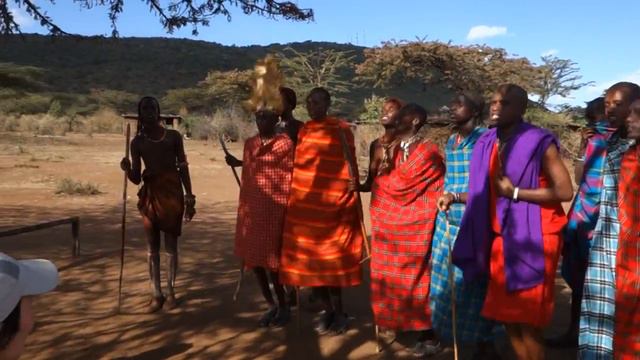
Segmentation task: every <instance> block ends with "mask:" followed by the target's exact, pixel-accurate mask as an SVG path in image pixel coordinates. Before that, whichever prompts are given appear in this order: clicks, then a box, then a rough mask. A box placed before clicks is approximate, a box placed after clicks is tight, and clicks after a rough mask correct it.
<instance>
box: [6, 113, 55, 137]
mask: <svg viewBox="0 0 640 360" xmlns="http://www.w3.org/2000/svg"><path fill="white" fill-rule="evenodd" d="M0 129H2V131H16V132H23V133H32V134H33V135H65V134H66V132H67V131H66V124H65V122H64V121H63V120H61V119H58V118H55V117H53V116H50V115H47V114H40V115H20V116H16V115H4V116H1V117H0Z"/></svg>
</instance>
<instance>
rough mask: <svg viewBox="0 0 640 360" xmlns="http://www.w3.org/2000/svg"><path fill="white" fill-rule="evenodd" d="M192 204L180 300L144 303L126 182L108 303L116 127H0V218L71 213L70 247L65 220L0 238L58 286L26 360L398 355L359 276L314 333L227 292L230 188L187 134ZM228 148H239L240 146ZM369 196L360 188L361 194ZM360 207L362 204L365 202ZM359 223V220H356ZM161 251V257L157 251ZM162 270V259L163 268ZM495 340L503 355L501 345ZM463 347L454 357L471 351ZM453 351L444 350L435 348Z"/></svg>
mask: <svg viewBox="0 0 640 360" xmlns="http://www.w3.org/2000/svg"><path fill="white" fill-rule="evenodd" d="M186 147H187V152H188V156H189V162H190V165H191V174H192V180H193V188H194V193H195V195H196V196H197V198H198V206H197V210H198V214H197V215H196V218H195V219H194V221H193V222H192V223H190V224H188V225H186V226H185V227H184V236H183V237H182V238H181V243H180V251H181V258H180V261H181V269H180V273H179V275H178V283H177V293H178V296H179V301H180V306H179V308H177V309H175V310H173V311H171V312H160V313H157V314H153V315H147V314H145V313H144V309H145V306H146V303H147V301H148V296H149V287H148V282H147V267H146V249H145V244H144V241H143V238H142V227H141V224H140V221H139V215H138V213H137V211H136V207H135V204H136V200H137V197H136V191H137V188H136V187H135V186H132V185H131V184H129V195H128V203H127V210H128V216H127V246H126V258H125V273H124V274H125V276H124V279H125V280H124V286H123V298H124V302H123V307H122V310H121V313H120V314H116V312H115V307H116V304H117V287H118V272H119V266H120V261H119V248H120V221H121V216H122V200H121V199H122V186H123V174H122V172H121V171H120V169H119V166H118V163H119V161H120V159H121V158H122V156H123V152H124V137H123V136H118V135H95V136H93V137H88V136H87V135H80V134H70V135H67V136H65V137H33V136H31V135H24V136H21V135H18V134H7V133H5V134H0V199H2V200H1V201H0V228H1V229H7V228H13V227H17V226H21V225H27V224H33V223H38V222H41V221H48V220H53V219H57V218H62V217H69V216H80V218H81V226H80V239H81V255H80V256H79V257H77V258H73V257H72V256H71V231H70V227H69V226H62V227H57V228H53V229H47V230H42V231H38V232H32V233H29V234H25V235H19V236H13V237H6V238H0V250H1V251H3V252H6V253H8V254H11V255H12V256H14V257H17V258H29V257H43V258H49V259H52V260H53V261H54V262H55V263H56V264H57V265H58V267H59V268H60V270H61V273H60V274H61V282H60V286H59V287H58V288H57V290H56V291H55V292H53V293H51V294H47V295H45V296H42V297H39V298H38V299H37V301H36V312H37V326H36V330H35V333H34V334H33V335H32V336H31V338H30V339H29V342H28V347H27V354H25V356H24V358H26V359H32V360H36V359H305V360H311V359H402V358H410V357H409V354H408V353H407V351H406V350H405V347H406V346H407V345H411V343H410V341H409V340H410V339H408V338H405V337H401V338H400V339H399V340H397V341H395V342H393V343H391V344H389V345H387V346H385V350H384V352H382V353H381V354H376V352H375V342H374V331H373V326H372V315H371V311H370V307H369V301H368V289H367V285H366V284H368V280H367V281H366V282H365V284H364V285H362V286H360V287H358V288H354V289H349V290H347V291H346V295H345V299H346V309H347V311H348V312H349V313H350V314H351V315H353V317H354V319H353V321H352V327H351V330H350V331H349V332H348V333H347V334H346V335H344V336H318V335H316V334H315V333H314V332H313V330H312V326H311V325H312V321H313V319H314V313H312V312H311V311H306V310H303V311H302V312H301V315H302V316H301V318H300V328H299V330H298V327H297V324H296V318H295V312H294V319H293V321H292V323H291V324H290V325H289V326H288V327H287V328H285V329H280V330H261V329H257V328H256V322H257V318H258V317H259V315H260V314H261V312H263V311H264V310H265V307H264V304H263V302H262V301H261V296H260V294H259V292H258V289H257V285H256V283H255V281H254V280H253V278H252V276H246V277H245V281H244V283H243V287H242V290H241V293H240V299H239V300H238V301H237V302H233V301H232V294H233V291H234V288H235V284H236V279H237V277H238V273H239V271H238V265H239V264H238V261H237V259H235V258H234V257H233V234H234V228H235V227H234V225H235V211H236V203H237V196H238V188H237V185H236V183H235V180H234V179H233V177H232V175H231V172H230V170H229V169H228V168H227V167H226V165H225V164H224V157H223V155H222V152H221V150H220V148H219V146H218V145H217V144H214V143H206V142H201V141H187V142H186ZM231 151H232V152H234V153H235V154H237V156H241V151H240V145H238V144H233V145H232V146H231ZM63 178H71V179H73V180H80V181H83V182H86V181H90V182H92V183H95V184H98V185H99V186H100V189H101V190H102V191H103V192H104V193H103V194H102V195H97V196H89V197H87V196H66V195H55V188H56V183H57V181H59V180H61V179H63ZM364 206H365V208H366V207H368V197H365V198H364ZM365 213H366V211H365ZM367 223H368V219H367ZM163 262H164V259H163ZM164 272H165V269H164V268H163V274H164ZM556 289H557V290H558V291H557V306H556V315H555V319H554V322H553V326H552V327H551V328H550V329H549V333H553V334H557V333H559V332H561V331H562V329H564V327H565V326H566V324H567V321H568V310H569V305H568V296H567V295H568V294H569V292H568V290H567V289H566V286H565V285H564V283H563V282H562V281H561V280H558V282H557V287H556ZM500 344H501V351H502V352H503V353H504V354H506V355H507V357H508V358H511V357H512V355H511V353H510V352H509V349H508V346H506V345H505V343H504V342H501V343H500ZM470 352H471V349H470V348H467V347H463V348H462V349H461V355H462V356H461V358H462V359H468V358H470V355H471V354H470ZM548 355H549V356H548V358H549V359H563V360H564V359H567V358H575V356H576V355H575V350H566V351H549V352H548ZM449 358H453V353H452V352H451V351H447V352H445V353H444V354H442V355H440V356H438V357H437V359H449Z"/></svg>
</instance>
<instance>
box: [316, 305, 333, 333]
mask: <svg viewBox="0 0 640 360" xmlns="http://www.w3.org/2000/svg"><path fill="white" fill-rule="evenodd" d="M335 315H336V313H334V312H333V311H331V312H329V311H326V310H325V311H323V312H322V313H321V314H320V320H319V321H318V323H317V324H316V327H315V330H316V331H317V332H318V333H319V334H326V333H328V332H329V331H330V330H331V326H332V325H333V321H334V318H335Z"/></svg>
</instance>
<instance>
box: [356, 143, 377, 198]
mask: <svg viewBox="0 0 640 360" xmlns="http://www.w3.org/2000/svg"><path fill="white" fill-rule="evenodd" d="M375 156H376V141H375V140H374V141H372V142H371V144H370V145H369V173H368V174H367V179H366V180H365V181H364V183H363V184H362V185H360V188H359V191H360V192H370V191H371V186H372V185H373V180H375V177H376V174H377V173H378V162H377V161H376V158H375Z"/></svg>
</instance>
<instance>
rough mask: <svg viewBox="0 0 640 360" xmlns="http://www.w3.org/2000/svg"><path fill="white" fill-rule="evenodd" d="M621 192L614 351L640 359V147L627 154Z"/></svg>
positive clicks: (616, 354)
mask: <svg viewBox="0 0 640 360" xmlns="http://www.w3.org/2000/svg"><path fill="white" fill-rule="evenodd" d="M618 189H619V190H618V204H619V205H618V206H619V209H620V211H619V213H618V218H619V220H620V237H619V239H618V253H617V258H616V313H615V332H614V340H613V341H614V347H613V351H614V353H615V358H616V359H640V325H639V324H640V146H637V145H636V146H635V147H633V148H631V149H629V150H628V151H627V152H626V153H625V154H624V156H623V158H622V165H621V167H620V180H619V188H618Z"/></svg>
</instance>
